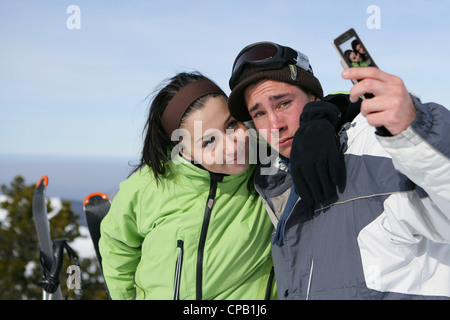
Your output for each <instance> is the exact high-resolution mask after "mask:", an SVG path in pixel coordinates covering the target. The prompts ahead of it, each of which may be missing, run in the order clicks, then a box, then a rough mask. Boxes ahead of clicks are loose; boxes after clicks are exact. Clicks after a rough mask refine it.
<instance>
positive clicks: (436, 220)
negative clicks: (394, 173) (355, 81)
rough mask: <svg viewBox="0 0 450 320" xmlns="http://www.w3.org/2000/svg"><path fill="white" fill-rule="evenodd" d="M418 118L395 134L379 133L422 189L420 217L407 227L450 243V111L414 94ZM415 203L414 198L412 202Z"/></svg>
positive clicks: (419, 190) (411, 219)
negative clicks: (421, 99) (384, 135)
mask: <svg viewBox="0 0 450 320" xmlns="http://www.w3.org/2000/svg"><path fill="white" fill-rule="evenodd" d="M413 101H414V104H415V106H416V108H417V117H416V120H415V121H414V122H413V123H412V124H411V125H410V126H409V127H408V128H407V129H406V130H405V131H404V132H402V133H400V134H399V135H397V136H395V137H381V136H377V139H378V141H379V142H380V144H381V145H382V146H383V148H384V149H385V151H386V152H388V153H389V154H390V155H391V157H392V161H393V164H394V166H395V168H396V169H397V170H398V171H399V172H401V173H402V174H404V175H405V176H407V177H408V178H409V179H410V180H411V181H412V182H414V183H415V184H416V185H417V186H419V188H417V190H416V193H417V197H416V198H419V199H420V201H419V203H415V206H417V205H418V206H423V207H422V208H420V210H417V208H416V210H414V211H416V212H420V216H416V217H408V218H407V220H408V221H407V224H408V228H410V229H412V230H413V231H412V232H417V234H420V235H424V236H426V237H428V238H429V239H430V240H433V241H437V242H450V138H449V137H450V111H449V110H448V109H446V108H444V107H443V106H440V105H438V104H434V103H428V104H422V103H421V102H420V101H419V100H418V99H416V98H414V97H413ZM413 202H415V201H413Z"/></svg>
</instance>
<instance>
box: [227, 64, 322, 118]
mask: <svg viewBox="0 0 450 320" xmlns="http://www.w3.org/2000/svg"><path fill="white" fill-rule="evenodd" d="M291 67H294V66H293V65H291V66H286V67H284V68H282V69H276V70H266V71H254V70H248V71H247V72H246V73H245V77H243V78H242V79H241V80H240V82H239V84H238V85H237V86H236V87H234V88H233V90H232V92H231V94H230V97H229V98H228V107H229V109H230V113H231V115H232V116H233V117H234V118H235V119H236V120H238V121H249V120H251V119H252V117H251V116H250V114H249V113H248V109H247V106H246V103H245V99H244V92H245V89H247V87H248V86H250V85H251V84H254V83H256V82H259V81H261V80H274V81H279V82H286V83H289V84H292V85H294V86H298V87H299V88H300V89H302V90H303V91H305V92H306V93H311V94H313V95H315V96H316V97H318V98H320V99H322V98H323V89H322V86H321V84H320V82H319V80H318V79H317V78H316V77H315V76H314V75H313V74H312V73H310V72H308V71H305V70H303V69H302V68H299V67H296V66H295V68H296V70H297V72H296V74H295V72H294V73H293V72H291ZM294 76H295V78H294ZM293 78H294V79H293Z"/></svg>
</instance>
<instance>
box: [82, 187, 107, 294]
mask: <svg viewBox="0 0 450 320" xmlns="http://www.w3.org/2000/svg"><path fill="white" fill-rule="evenodd" d="M110 207H111V201H110V200H109V198H108V196H107V195H106V194H104V193H101V192H95V193H91V194H90V195H88V196H87V197H86V198H85V199H84V201H83V209H84V215H85V216H86V222H87V225H88V229H89V234H90V236H91V240H92V243H93V244H94V249H95V255H96V256H97V261H98V264H99V267H100V271H101V272H102V273H103V268H102V257H101V255H100V250H99V248H98V241H99V240H100V223H101V222H102V220H103V218H104V217H105V216H106V214H107V213H108V211H109V208H110ZM104 284H105V289H106V296H107V297H108V299H110V295H109V291H108V287H107V285H106V281H105V282H104Z"/></svg>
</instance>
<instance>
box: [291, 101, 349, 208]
mask: <svg viewBox="0 0 450 320" xmlns="http://www.w3.org/2000/svg"><path fill="white" fill-rule="evenodd" d="M340 119H341V112H340V110H339V108H338V107H337V106H335V105H334V104H332V103H329V102H325V101H313V102H308V103H307V104H306V105H305V107H304V109H303V112H302V114H301V116H300V128H299V129H298V130H297V132H296V133H295V135H294V141H293V142H292V149H291V155H290V166H291V175H292V180H293V182H294V187H295V191H296V193H297V194H298V195H299V196H300V198H301V199H304V200H306V201H310V200H313V201H314V202H315V203H316V204H318V203H325V202H328V201H330V200H333V199H334V198H336V197H337V187H339V185H341V184H342V183H343V182H344V183H345V177H346V175H345V162H344V155H343V154H342V152H341V151H342V150H341V145H340V141H339V138H338V137H337V136H336V129H337V127H338V124H339V122H340Z"/></svg>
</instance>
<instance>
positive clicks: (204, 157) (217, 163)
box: [180, 97, 249, 174]
mask: <svg viewBox="0 0 450 320" xmlns="http://www.w3.org/2000/svg"><path fill="white" fill-rule="evenodd" d="M180 129H184V130H186V134H184V135H183V138H182V142H181V143H182V149H181V150H180V153H181V154H182V155H183V157H185V158H187V159H189V160H191V161H195V163H198V164H200V165H202V166H203V167H204V168H205V169H207V170H209V171H211V172H215V173H222V174H238V173H241V172H243V171H244V170H245V169H246V168H247V166H248V159H249V156H248V151H249V138H248V134H247V128H246V127H245V125H244V124H243V123H242V122H239V121H237V120H235V119H234V118H233V117H232V116H231V114H230V111H229V110H228V104H227V100H226V99H225V98H224V97H210V98H207V99H206V101H205V103H204V106H203V107H201V108H200V109H198V110H195V111H193V112H192V113H190V114H189V115H188V116H187V117H186V119H184V120H183V124H182V126H181V127H180ZM187 133H188V134H187Z"/></svg>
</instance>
